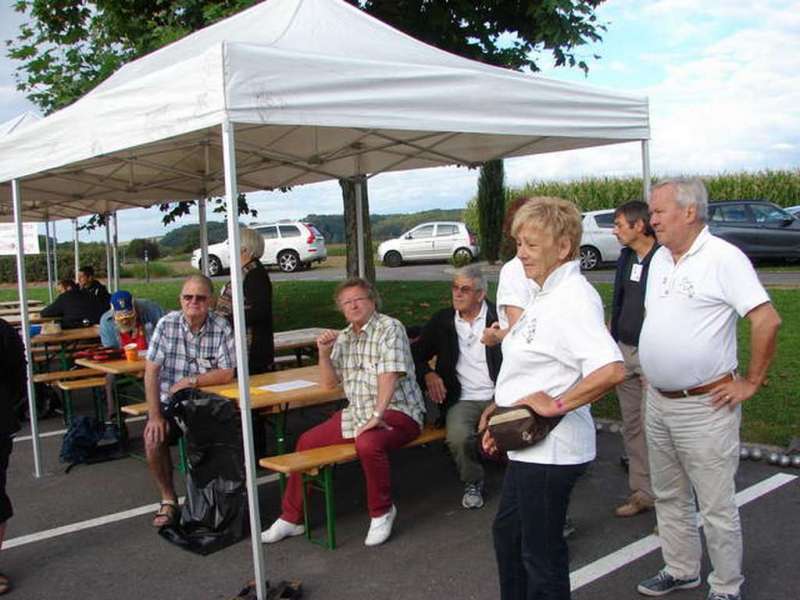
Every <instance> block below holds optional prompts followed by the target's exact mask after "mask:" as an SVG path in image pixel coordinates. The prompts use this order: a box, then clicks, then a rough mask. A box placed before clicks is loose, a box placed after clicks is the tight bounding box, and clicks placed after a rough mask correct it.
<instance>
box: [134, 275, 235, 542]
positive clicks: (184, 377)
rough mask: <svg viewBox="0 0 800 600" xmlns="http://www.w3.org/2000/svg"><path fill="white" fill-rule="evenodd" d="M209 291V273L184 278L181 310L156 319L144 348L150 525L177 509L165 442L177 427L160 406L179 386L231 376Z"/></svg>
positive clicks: (228, 348)
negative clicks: (154, 493) (156, 503)
mask: <svg viewBox="0 0 800 600" xmlns="http://www.w3.org/2000/svg"><path fill="white" fill-rule="evenodd" d="M213 293H214V287H213V284H212V283H211V280H210V279H209V278H208V277H205V276H204V275H191V276H189V277H188V278H187V279H186V281H185V283H184V284H183V289H182V290H181V296H180V302H181V310H180V311H174V312H171V313H170V314H168V315H167V316H166V317H163V318H162V319H161V320H160V321H159V322H158V325H156V329H155V331H154V332H153V339H152V340H150V346H149V348H148V350H147V363H146V365H145V372H144V385H145V397H146V399H147V409H148V419H147V425H146V426H145V429H144V443H145V454H146V455H147V464H148V466H149V467H150V472H151V473H152V475H153V478H154V479H155V481H156V485H157V486H158V489H159V491H160V492H161V506H160V507H159V509H158V512H157V513H156V516H155V518H154V519H153V526H154V527H163V526H164V525H170V524H172V523H173V522H174V521H175V517H176V516H177V513H178V502H177V496H176V494H175V486H174V485H173V481H172V459H171V458H170V454H169V445H170V443H171V442H174V441H176V440H177V438H178V436H179V435H180V430H179V429H178V428H177V427H176V425H175V424H174V423H171V422H170V421H169V420H168V419H167V418H166V417H165V415H164V412H163V411H164V408H165V406H166V405H167V404H168V403H169V400H170V398H171V397H172V394H174V393H175V392H177V391H178V390H182V389H184V388H196V387H201V386H208V385H219V384H222V383H228V382H229V381H231V380H232V379H233V373H234V367H235V366H236V351H235V348H234V341H233V331H232V330H231V328H230V325H228V322H227V321H226V320H225V319H224V318H223V317H220V316H219V315H217V314H215V313H214V312H211V311H210V310H209V303H210V301H211V297H212V295H213Z"/></svg>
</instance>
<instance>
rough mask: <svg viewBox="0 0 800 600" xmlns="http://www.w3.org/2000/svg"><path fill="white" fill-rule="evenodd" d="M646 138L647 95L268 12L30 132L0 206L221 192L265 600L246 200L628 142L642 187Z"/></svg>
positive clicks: (2, 144)
mask: <svg viewBox="0 0 800 600" xmlns="http://www.w3.org/2000/svg"><path fill="white" fill-rule="evenodd" d="M648 138H649V117H648V104H647V100H646V98H640V97H633V96H629V95H625V94H621V93H617V92H608V91H604V90H599V89H595V88H591V87H588V86H578V85H574V84H567V83H562V82H556V81H550V80H546V79H543V78H540V77H535V76H531V75H526V74H521V73H517V72H513V71H508V70H504V69H499V68H495V67H491V66H487V65H483V64H480V63H476V62H472V61H468V60H465V59H462V58H459V57H457V56H454V55H451V54H448V53H446V52H442V51H440V50H437V49H435V48H432V47H430V46H427V45H425V44H422V43H420V42H418V41H416V40H414V39H412V38H410V37H408V36H406V35H404V34H402V33H399V32H397V31H396V30H393V29H391V28H390V27H388V26H386V25H384V24H383V23H380V22H379V21H376V20H375V19H372V18H371V17H369V16H367V15H366V14H364V13H363V12H361V11H359V10H358V9H356V8H354V7H352V6H350V5H349V4H346V3H344V2H341V1H339V0H269V1H267V2H264V3H262V4H259V5H256V6H255V7H253V8H251V9H249V10H247V11H244V12H242V13H240V14H239V15H236V16H234V17H231V18H229V19H227V20H225V21H222V22H220V23H218V24H216V25H214V26H211V27H208V28H206V29H204V30H202V31H199V32H197V33H195V34H193V35H191V36H188V37H187V38H184V39H183V40H180V41H178V42H176V43H174V44H171V45H170V46H168V47H165V48H163V49H161V50H159V51H156V52H154V53H152V54H150V55H148V56H146V57H144V58H142V59H139V60H137V61H135V62H133V63H130V64H128V65H126V66H125V67H123V68H121V69H120V70H119V71H118V72H117V73H116V74H115V75H113V76H112V77H110V78H109V79H108V80H107V81H106V82H104V83H103V84H101V85H100V86H98V87H97V88H96V89H95V90H93V91H92V92H90V93H89V94H87V95H86V96H85V97H84V98H82V99H80V100H79V101H77V102H75V103H74V104H73V105H71V106H69V107H67V108H65V109H63V110H61V111H59V112H57V113H54V114H53V115H50V116H49V117H47V118H46V119H44V120H42V121H41V122H40V123H36V124H34V125H32V126H31V127H30V128H28V129H26V131H25V135H21V134H20V135H13V134H12V135H11V136H9V137H8V138H6V139H3V140H0V181H2V182H10V184H9V183H6V184H3V187H2V188H0V208H3V207H5V210H6V211H7V212H8V211H9V209H11V207H12V206H13V209H14V214H15V216H16V218H17V219H18V220H21V219H22V218H23V217H26V216H27V215H37V214H41V213H42V211H46V214H49V215H50V216H56V215H57V216H59V217H64V218H75V217H77V216H80V215H84V214H92V213H98V212H103V213H110V212H114V211H116V210H118V209H123V208H128V207H133V206H150V205H152V204H154V203H159V202H164V201H174V200H181V199H197V198H205V197H208V196H211V195H217V194H220V195H221V194H223V193H224V195H225V196H226V199H227V210H228V237H229V242H230V244H231V246H232V247H231V257H232V261H233V265H232V266H231V276H232V280H233V301H234V307H235V311H234V324H235V329H236V348H237V368H238V373H239V394H240V397H241V409H242V417H243V418H242V426H243V431H244V436H245V456H246V467H247V476H248V480H249V490H250V494H249V504H250V518H251V528H252V531H253V532H254V534H253V536H252V544H253V553H254V563H255V580H256V582H257V583H258V585H259V590H258V594H259V598H263V597H264V589H263V582H264V573H263V564H262V563H263V561H262V548H261V544H260V541H259V536H258V535H257V533H256V532H257V531H258V530H259V528H260V520H259V512H258V503H257V496H256V494H257V491H256V488H255V483H254V481H255V460H254V456H253V451H252V431H251V424H250V419H249V418H247V415H248V413H249V409H250V397H249V388H248V369H247V353H246V351H245V348H246V345H245V340H244V327H243V323H244V313H243V309H242V307H243V302H242V281H241V270H240V264H239V262H238V261H239V230H238V224H237V196H238V192H239V190H243V191H246V190H260V189H274V188H279V187H283V186H293V185H299V184H302V183H309V182H315V181H322V180H327V179H335V178H349V177H360V176H367V175H368V176H374V175H375V174H378V173H381V172H385V171H395V170H407V169H415V168H422V167H434V166H442V165H465V166H474V165H478V164H480V163H482V162H485V161H487V160H490V159H496V158H504V157H512V156H522V155H528V154H537V153H543V152H554V151H560V150H569V149H576V148H584V147H590V146H598V145H606V144H615V143H622V142H631V141H641V143H642V150H643V163H644V172H645V182H646V185H647V180H648V175H647V172H648V166H647V139H648ZM359 189H360V186H356V190H359ZM201 214H202V213H201ZM357 214H358V215H360V214H361V212H360V211H357ZM201 219H202V217H201ZM361 259H362V260H363V253H362V254H361ZM204 262H206V261H204ZM20 279H21V284H20V285H21V286H22V285H23V283H24V273H23V274H21V278H20ZM24 331H25V332H27V328H24ZM26 335H27V333H26Z"/></svg>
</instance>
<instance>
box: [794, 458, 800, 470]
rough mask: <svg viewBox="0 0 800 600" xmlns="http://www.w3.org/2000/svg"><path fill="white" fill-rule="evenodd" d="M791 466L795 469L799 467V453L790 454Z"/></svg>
mask: <svg viewBox="0 0 800 600" xmlns="http://www.w3.org/2000/svg"><path fill="white" fill-rule="evenodd" d="M792 466H793V467H794V468H795V469H800V454H795V455H794V456H792Z"/></svg>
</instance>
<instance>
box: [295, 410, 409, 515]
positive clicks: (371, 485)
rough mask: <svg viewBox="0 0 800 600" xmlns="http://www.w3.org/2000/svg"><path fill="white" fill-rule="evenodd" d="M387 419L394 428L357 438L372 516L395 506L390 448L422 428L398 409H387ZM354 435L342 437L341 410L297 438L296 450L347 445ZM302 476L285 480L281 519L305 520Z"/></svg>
mask: <svg viewBox="0 0 800 600" xmlns="http://www.w3.org/2000/svg"><path fill="white" fill-rule="evenodd" d="M383 420H384V422H385V423H386V424H387V425H389V427H391V429H384V428H382V427H376V428H374V429H370V430H369V431H365V432H364V433H362V434H361V435H360V436H358V437H357V438H356V441H355V442H356V452H358V458H359V460H360V461H361V468H362V469H363V470H364V479H365V480H366V483H367V507H368V508H369V516H370V517H372V518H375V517H380V516H381V515H384V514H386V513H387V512H389V510H390V509H391V508H392V480H391V473H390V470H389V451H390V450H394V449H395V448H400V447H402V446H404V445H406V444H407V443H409V442H410V441H412V440H413V439H415V438H416V437H417V436H419V432H420V428H419V425H418V424H417V422H416V421H414V419H412V418H411V417H409V416H408V415H406V414H404V413H401V412H400V411H397V410H387V411H386V412H385V413H384V415H383ZM349 441H352V438H343V437H342V411H339V412H337V413H335V414H334V415H333V416H332V417H331V418H330V419H328V420H327V421H324V422H323V423H320V424H319V425H317V426H316V427H312V428H311V429H309V430H308V431H306V432H305V433H303V435H301V436H300V439H299V440H297V448H296V450H297V451H300V450H309V449H311V448H319V447H320V446H330V445H332V444H344V443H346V442H349ZM302 484H303V477H302V475H301V474H300V473H293V474H291V475H290V476H289V479H288V481H287V482H286V492H285V493H284V495H283V503H282V505H281V508H282V514H281V518H282V519H283V520H284V521H289V522H290V523H302V522H303V488H302Z"/></svg>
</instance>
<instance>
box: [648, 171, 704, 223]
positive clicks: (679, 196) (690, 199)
mask: <svg viewBox="0 0 800 600" xmlns="http://www.w3.org/2000/svg"><path fill="white" fill-rule="evenodd" d="M667 186H672V187H674V188H675V201H676V202H677V203H678V204H679V205H681V206H683V207H684V208H685V207H688V206H694V207H695V208H696V209H697V218H698V219H700V220H701V221H702V222H703V223H705V222H706V221H708V190H707V189H706V184H705V183H703V180H702V179H700V178H699V177H676V178H674V179H666V180H664V181H660V182H659V183H658V185H655V186H653V189H652V192H654V191H656V190H658V189H660V188H663V187H667Z"/></svg>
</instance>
